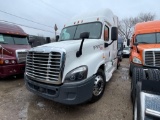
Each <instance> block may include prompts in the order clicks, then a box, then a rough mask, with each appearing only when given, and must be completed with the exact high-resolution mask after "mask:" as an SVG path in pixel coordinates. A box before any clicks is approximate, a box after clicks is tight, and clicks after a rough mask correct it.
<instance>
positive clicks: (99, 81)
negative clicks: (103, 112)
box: [90, 69, 106, 103]
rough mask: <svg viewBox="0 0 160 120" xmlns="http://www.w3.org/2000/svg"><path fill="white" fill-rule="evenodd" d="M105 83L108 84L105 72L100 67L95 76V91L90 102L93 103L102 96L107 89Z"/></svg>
mask: <svg viewBox="0 0 160 120" xmlns="http://www.w3.org/2000/svg"><path fill="white" fill-rule="evenodd" d="M105 84H106V81H105V74H104V72H103V70H101V69H99V70H98V72H97V74H96V77H95V81H94V86H93V93H92V98H91V101H90V102H92V103H93V102H96V101H97V100H99V99H100V98H101V97H102V95H103V93H104V89H105Z"/></svg>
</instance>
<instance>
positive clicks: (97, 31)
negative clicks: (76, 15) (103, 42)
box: [60, 22, 102, 41]
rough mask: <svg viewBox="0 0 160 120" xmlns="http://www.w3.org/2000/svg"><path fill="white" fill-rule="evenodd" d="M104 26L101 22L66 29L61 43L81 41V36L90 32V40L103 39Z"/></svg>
mask: <svg viewBox="0 0 160 120" xmlns="http://www.w3.org/2000/svg"><path fill="white" fill-rule="evenodd" d="M101 31H102V24H101V23H100V22H94V23H86V24H80V25H74V26H70V27H66V28H64V29H63V30H62V32H61V34H60V41H65V40H77V39H80V34H81V33H83V32H89V33H90V35H89V39H99V38H100V37H101Z"/></svg>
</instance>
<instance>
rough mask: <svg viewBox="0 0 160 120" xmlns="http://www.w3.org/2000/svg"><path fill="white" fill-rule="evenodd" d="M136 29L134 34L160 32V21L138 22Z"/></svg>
mask: <svg viewBox="0 0 160 120" xmlns="http://www.w3.org/2000/svg"><path fill="white" fill-rule="evenodd" d="M134 31H135V32H134V34H145V33H153V32H160V21H149V22H142V23H138V24H136V26H135V30H134Z"/></svg>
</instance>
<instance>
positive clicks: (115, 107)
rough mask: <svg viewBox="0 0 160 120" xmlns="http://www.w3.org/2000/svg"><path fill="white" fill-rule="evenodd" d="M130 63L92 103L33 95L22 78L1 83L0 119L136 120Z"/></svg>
mask: <svg viewBox="0 0 160 120" xmlns="http://www.w3.org/2000/svg"><path fill="white" fill-rule="evenodd" d="M128 68H129V60H128V58H124V59H123V60H122V62H121V66H120V68H119V69H118V70H116V71H115V72H114V75H113V77H112V79H111V80H110V81H109V82H108V83H107V84H106V89H105V92H104V95H103V96H102V98H101V99H100V100H99V101H98V102H96V103H92V104H82V105H77V106H66V105H62V104H59V103H56V102H54V101H51V100H47V99H45V98H42V97H39V96H37V95H35V94H33V93H31V92H29V91H28V90H27V89H26V88H25V85H24V80H23V77H22V76H18V77H17V78H13V77H10V78H6V79H1V80H0V120H132V116H133V115H132V113H133V112H132V103H131V99H130V77H129V76H128Z"/></svg>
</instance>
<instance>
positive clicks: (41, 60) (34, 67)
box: [26, 52, 62, 83]
mask: <svg viewBox="0 0 160 120" xmlns="http://www.w3.org/2000/svg"><path fill="white" fill-rule="evenodd" d="M61 59H62V58H61V53H59V52H50V53H38V52H29V53H28V55H27V62H26V74H27V75H28V76H29V77H31V78H32V79H35V80H39V81H41V82H47V83H52V82H57V81H59V80H60V78H61V72H60V71H61Z"/></svg>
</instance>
